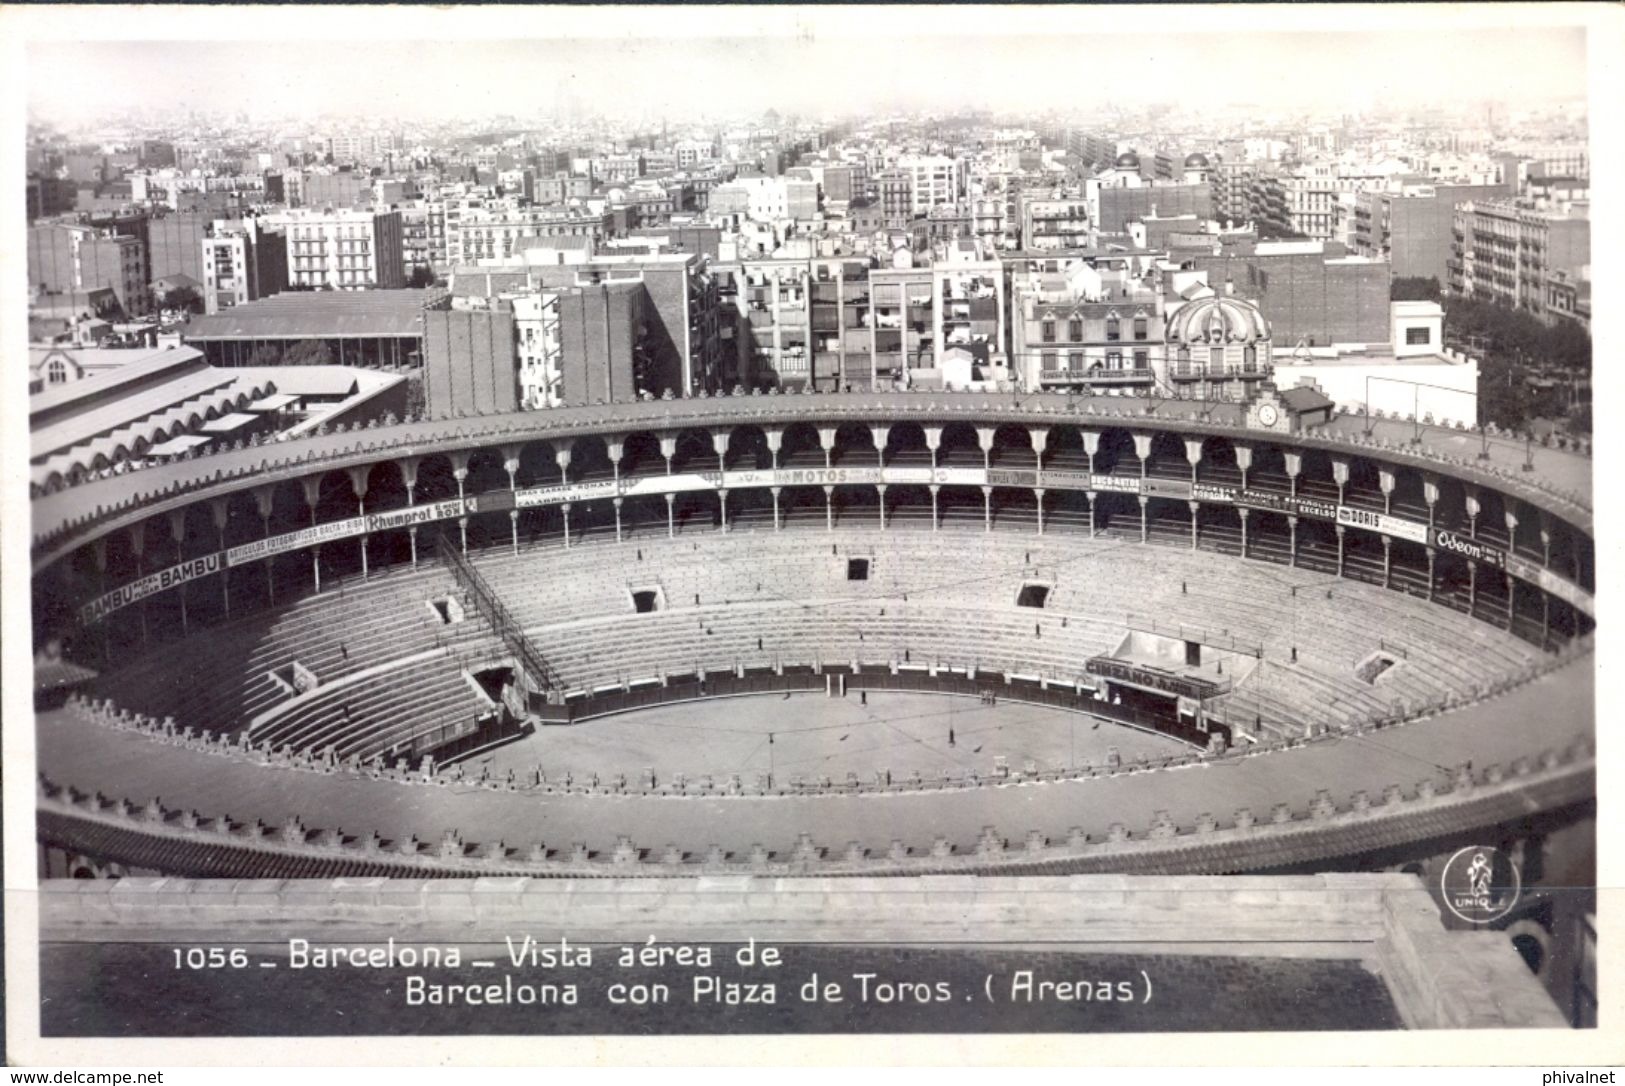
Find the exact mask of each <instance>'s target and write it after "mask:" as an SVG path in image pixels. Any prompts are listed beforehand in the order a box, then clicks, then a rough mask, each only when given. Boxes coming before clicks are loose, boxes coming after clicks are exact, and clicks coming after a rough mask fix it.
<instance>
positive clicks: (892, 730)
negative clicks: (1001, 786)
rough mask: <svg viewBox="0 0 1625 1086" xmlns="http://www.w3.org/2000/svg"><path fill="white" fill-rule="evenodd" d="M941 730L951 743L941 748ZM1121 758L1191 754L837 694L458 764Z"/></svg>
mask: <svg viewBox="0 0 1625 1086" xmlns="http://www.w3.org/2000/svg"><path fill="white" fill-rule="evenodd" d="M950 732H951V733H952V743H950ZM1113 747H1115V748H1116V749H1117V752H1118V755H1119V757H1121V758H1122V760H1123V761H1124V762H1132V761H1134V760H1135V759H1136V758H1138V757H1140V756H1142V755H1143V756H1144V757H1145V758H1147V759H1152V758H1163V757H1168V756H1171V755H1179V754H1185V753H1189V751H1190V750H1191V748H1190V747H1189V746H1187V745H1186V744H1184V743H1180V742H1178V741H1176V740H1173V739H1170V738H1168V737H1167V736H1162V735H1155V734H1152V733H1150V732H1142V731H1136V730H1134V729H1132V728H1125V727H1118V726H1114V725H1111V724H1103V723H1101V722H1099V721H1096V720H1093V719H1091V718H1089V717H1086V716H1083V715H1082V714H1079V713H1069V712H1065V711H1063V710H1060V709H1052V708H1049V707H1046V706H1038V705H1023V704H1019V703H1017V702H1011V701H1004V702H1000V703H998V704H997V705H995V706H986V705H982V704H981V703H980V702H979V701H977V700H975V699H973V698H965V697H951V696H945V695H935V694H899V693H878V692H874V691H871V692H870V693H869V695H868V703H867V704H864V702H863V699H861V698H860V697H859V695H858V694H857V692H855V691H854V692H852V693H850V694H848V695H847V696H846V697H844V698H843V697H829V696H826V695H824V694H822V693H817V694H793V695H787V694H771V695H762V696H758V697H744V698H719V699H715V700H711V701H704V702H692V703H687V704H682V705H666V706H660V707H658V708H650V709H641V710H638V711H636V712H630V713H621V714H618V715H616V716H608V717H602V718H599V719H596V720H588V721H584V722H582V723H579V724H574V725H569V726H560V727H543V728H539V729H538V730H537V731H536V732H535V733H534V734H532V735H529V736H526V737H525V738H524V739H521V740H519V741H518V742H515V743H510V744H508V745H507V746H504V747H500V748H497V749H496V750H494V751H491V752H490V753H489V754H485V755H482V756H480V757H477V758H473V759H470V760H469V761H468V762H466V763H464V772H465V773H470V774H472V775H474V776H478V775H479V772H480V769H481V768H482V767H484V768H487V769H489V770H490V771H491V773H492V774H493V775H497V776H504V775H506V773H507V771H508V770H510V769H512V770H513V771H514V772H515V773H516V774H521V775H522V774H524V773H526V772H528V771H529V770H531V769H534V768H536V767H537V766H540V767H541V769H542V771H543V772H544V773H546V774H547V776H548V778H549V779H550V780H552V779H558V778H560V777H562V776H563V775H564V774H565V773H566V772H568V773H570V774H571V775H572V776H574V777H575V778H578V779H579V778H583V777H587V776H590V775H592V774H594V773H596V774H598V775H599V776H601V777H610V776H613V775H614V774H617V773H625V774H626V775H627V776H628V777H629V778H631V777H634V776H636V775H637V774H641V773H642V772H644V770H645V769H653V770H654V771H655V773H656V774H657V775H659V776H661V777H670V776H671V775H672V774H675V773H683V774H686V775H688V776H690V777H696V776H702V775H704V774H707V773H709V774H711V775H712V776H713V777H718V778H719V779H721V780H726V779H727V777H728V775H729V774H733V773H737V774H739V775H740V777H741V778H742V779H744V780H746V781H751V780H753V779H754V777H755V775H756V774H764V773H772V774H773V775H774V780H775V781H776V782H788V781H789V780H790V779H791V778H792V777H795V776H802V777H806V778H807V779H809V780H812V779H816V778H819V777H829V778H831V779H832V780H836V781H842V780H845V779H846V775H847V774H848V773H855V774H857V775H858V776H859V777H860V778H861V779H862V780H864V781H865V782H866V783H867V782H872V781H873V779H874V775H875V774H876V773H885V772H888V771H889V772H890V773H892V774H893V776H894V777H897V778H902V777H906V776H908V775H909V774H911V773H914V772H918V773H920V774H921V775H922V776H925V777H933V776H937V775H939V774H941V773H942V772H943V771H944V770H951V771H953V772H954V773H955V774H962V773H965V772H974V773H976V774H978V775H986V776H991V775H992V774H993V773H994V771H995V765H996V762H995V759H997V758H999V757H1003V758H1005V759H1006V763H1007V764H1008V766H1009V767H1010V769H1011V770H1012V771H1015V772H1020V770H1021V769H1022V767H1023V766H1024V765H1025V764H1026V763H1027V762H1028V761H1032V762H1035V763H1037V765H1038V767H1039V768H1040V769H1054V768H1063V769H1071V768H1076V767H1088V766H1103V765H1105V764H1106V760H1107V753H1108V751H1109V749H1110V748H1113Z"/></svg>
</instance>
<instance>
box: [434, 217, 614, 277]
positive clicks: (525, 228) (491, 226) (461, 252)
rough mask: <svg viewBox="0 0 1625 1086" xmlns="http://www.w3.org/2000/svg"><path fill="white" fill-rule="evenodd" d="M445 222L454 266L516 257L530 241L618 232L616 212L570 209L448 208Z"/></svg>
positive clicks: (448, 253) (602, 236)
mask: <svg viewBox="0 0 1625 1086" xmlns="http://www.w3.org/2000/svg"><path fill="white" fill-rule="evenodd" d="M454 210H455V211H456V213H455V214H453V212H454ZM432 214H433V213H432V211H431V216H432ZM431 221H432V219H431ZM443 223H444V230H445V236H446V261H447V264H448V265H450V266H453V267H455V266H458V265H462V264H474V263H477V262H479V261H482V260H494V261H499V262H500V261H506V260H513V259H516V258H517V257H518V255H519V254H520V253H521V252H522V251H523V250H524V249H525V247H526V243H527V242H535V241H546V240H547V239H550V238H590V239H592V240H593V241H594V242H600V241H603V240H604V239H605V238H608V237H612V236H614V235H615V233H616V231H615V228H614V223H615V215H614V213H613V212H610V211H605V212H603V213H602V214H593V213H591V212H585V211H572V210H569V209H567V208H526V209H520V210H499V209H492V208H470V207H464V208H461V209H454V208H452V207H447V209H446V211H445V217H444V219H443Z"/></svg>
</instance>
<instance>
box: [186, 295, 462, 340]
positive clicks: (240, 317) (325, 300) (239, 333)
mask: <svg viewBox="0 0 1625 1086" xmlns="http://www.w3.org/2000/svg"><path fill="white" fill-rule="evenodd" d="M444 296H445V291H444V290H442V289H436V288H429V289H425V290H363V291H290V292H288V293H286V294H275V295H272V296H271V297H269V298H261V299H260V300H259V301H255V302H248V303H246V304H244V305H238V306H233V307H232V308H231V309H228V310H227V311H225V312H224V313H217V314H214V315H213V316H206V317H195V318H193V320H192V322H191V323H190V324H189V325H187V328H186V332H185V338H186V340H187V341H188V342H194V341H200V340H224V339H333V338H337V337H340V336H348V337H356V338H361V337H369V336H421V335H422V334H423V311H424V310H425V309H427V308H430V307H432V306H433V305H434V304H435V303H436V302H437V301H439V300H440V299H441V298H442V297H444Z"/></svg>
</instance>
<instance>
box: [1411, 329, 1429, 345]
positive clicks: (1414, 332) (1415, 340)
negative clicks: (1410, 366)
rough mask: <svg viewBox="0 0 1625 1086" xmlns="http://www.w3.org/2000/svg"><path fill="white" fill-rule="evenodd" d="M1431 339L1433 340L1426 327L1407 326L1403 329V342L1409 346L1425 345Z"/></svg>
mask: <svg viewBox="0 0 1625 1086" xmlns="http://www.w3.org/2000/svg"><path fill="white" fill-rule="evenodd" d="M1432 341H1433V339H1432V337H1431V336H1430V335H1429V334H1428V329H1426V328H1407V329H1405V342H1406V343H1407V344H1408V345H1410V346H1413V347H1415V346H1422V347H1425V346H1427V345H1428V344H1429V343H1431V342H1432Z"/></svg>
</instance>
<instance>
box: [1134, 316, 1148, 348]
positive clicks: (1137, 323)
mask: <svg viewBox="0 0 1625 1086" xmlns="http://www.w3.org/2000/svg"><path fill="white" fill-rule="evenodd" d="M1134 338H1135V339H1137V340H1140V341H1142V342H1143V341H1144V340H1145V338H1146V327H1145V318H1144V317H1135V318H1134Z"/></svg>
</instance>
